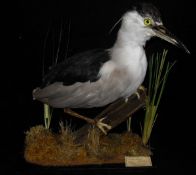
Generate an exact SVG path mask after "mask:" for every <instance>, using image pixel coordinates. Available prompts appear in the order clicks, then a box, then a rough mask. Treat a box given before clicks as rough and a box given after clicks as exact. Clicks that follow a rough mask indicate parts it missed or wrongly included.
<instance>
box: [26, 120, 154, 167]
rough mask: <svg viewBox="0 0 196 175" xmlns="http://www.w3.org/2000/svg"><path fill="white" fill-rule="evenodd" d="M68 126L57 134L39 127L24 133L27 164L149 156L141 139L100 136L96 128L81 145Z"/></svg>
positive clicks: (124, 135)
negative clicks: (77, 142) (75, 140)
mask: <svg viewBox="0 0 196 175" xmlns="http://www.w3.org/2000/svg"><path fill="white" fill-rule="evenodd" d="M74 139H75V133H74V132H73V131H71V129H70V126H64V125H63V124H62V123H60V132H59V134H54V133H52V132H51V131H50V130H47V129H45V128H44V126H41V125H38V126H34V127H32V128H30V130H29V131H27V132H26V138H25V152H24V157H25V159H26V161H28V162H30V163H34V164H39V165H44V166H68V165H82V164H103V163H123V161H124V156H125V155H131V156H142V155H151V151H150V150H149V149H148V148H146V147H144V146H143V145H142V140H141V138H140V137H139V136H138V135H136V134H132V133H122V134H113V133H111V134H108V135H107V136H101V135H100V134H99V131H98V130H97V129H96V128H92V129H91V130H89V135H88V137H87V139H86V140H85V141H84V142H83V144H80V145H79V144H76V143H75V142H74Z"/></svg>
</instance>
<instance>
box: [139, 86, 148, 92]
mask: <svg viewBox="0 0 196 175" xmlns="http://www.w3.org/2000/svg"><path fill="white" fill-rule="evenodd" d="M138 90H140V91H146V88H145V87H144V86H142V85H140V86H139V87H138Z"/></svg>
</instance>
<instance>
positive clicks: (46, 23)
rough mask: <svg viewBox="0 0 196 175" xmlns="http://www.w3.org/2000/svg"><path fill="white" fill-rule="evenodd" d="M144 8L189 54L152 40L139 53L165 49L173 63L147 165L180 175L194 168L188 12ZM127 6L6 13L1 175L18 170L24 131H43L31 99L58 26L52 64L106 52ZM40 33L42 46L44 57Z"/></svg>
mask: <svg viewBox="0 0 196 175" xmlns="http://www.w3.org/2000/svg"><path fill="white" fill-rule="evenodd" d="M148 2H152V3H153V4H155V5H156V6H157V7H158V8H159V9H160V11H161V14H162V19H163V22H164V24H165V26H166V27H167V28H168V29H169V30H170V31H172V33H174V34H175V35H176V36H178V38H180V40H182V41H183V42H184V44H185V45H186V46H187V47H188V49H189V50H190V52H191V55H188V54H186V53H185V52H184V51H183V50H181V49H178V48H176V47H174V46H172V45H170V44H168V43H166V42H165V41H161V40H160V39H152V40H150V41H149V42H147V45H146V51H147V55H148V56H150V55H151V53H155V52H158V51H159V52H160V51H162V50H163V49H165V48H166V49H168V50H169V54H168V57H167V59H168V60H170V61H171V62H173V61H175V60H177V63H176V65H175V66H174V68H173V69H172V71H171V73H170V75H169V79H168V82H167V85H166V89H165V92H164V95H163V99H162V102H161V106H160V110H159V116H158V119H157V122H156V124H155V127H154V130H153V134H152V138H151V146H152V148H153V151H154V154H155V155H154V159H155V160H154V163H155V165H156V166H157V168H158V169H160V170H161V171H162V170H167V171H168V170H170V171H172V170H173V171H180V172H184V173H185V172H187V171H189V170H190V169H191V168H193V166H194V165H195V163H196V157H195V156H196V144H195V110H194V109H195V105H194V104H195V93H194V92H195V85H194V82H195V73H194V72H195V44H194V42H195V41H194V39H195V38H194V37H195V34H194V31H195V27H194V25H195V24H194V22H195V19H194V13H195V12H194V5H193V2H191V1H185V0H181V1H177V0H175V1H169V2H167V1H161V0H154V1H153V0H151V1H148ZM131 3H132V1H131V0H124V1H123V0H120V1H118V0H116V1H112V0H107V1H106V0H105V1H100V0H99V1H98V0H96V1H90V0H83V1H73V0H72V1H68V0H67V1H45V2H43V1H28V2H27V1H22V0H20V1H18V2H17V3H16V4H9V5H8V6H7V7H8V8H6V13H5V14H4V17H5V22H6V26H8V29H7V31H8V34H7V36H6V37H7V39H6V40H7V41H8V42H6V43H5V44H4V45H6V46H8V47H7V48H8V50H6V56H4V57H2V59H1V77H2V78H1V84H2V86H1V87H2V88H3V89H2V90H1V110H2V112H1V130H2V131H1V140H2V142H1V146H2V149H1V151H2V153H4V155H5V159H4V163H3V164H2V166H3V167H6V168H7V170H8V169H9V170H10V169H12V170H15V169H18V168H19V169H22V168H25V167H22V164H21V163H20V161H21V159H22V156H23V147H24V136H25V135H24V132H25V131H26V130H28V129H29V128H30V127H31V126H34V125H36V124H43V118H42V105H41V104H40V103H39V102H37V101H33V100H32V96H31V93H32V90H33V89H34V88H35V87H37V86H39V83H40V82H41V74H42V58H43V53H45V57H46V59H47V61H46V63H45V64H46V66H49V65H51V64H52V61H53V58H52V56H51V55H54V54H55V52H56V49H57V46H58V38H59V32H60V26H62V29H63V33H62V43H61V49H60V52H59V59H62V58H63V57H65V55H68V56H69V55H72V54H74V53H77V52H80V51H84V50H88V49H93V48H108V47H111V46H112V44H113V43H114V41H115V37H116V32H117V29H115V30H114V31H113V32H112V33H111V34H109V30H110V29H111V27H112V26H113V25H114V24H115V22H116V21H117V20H118V19H119V18H120V17H121V15H122V14H123V13H124V12H125V11H126V9H128V7H129V6H130V4H131ZM69 25H70V32H68V31H69ZM117 28H118V27H117ZM48 31H49V32H48ZM47 32H48V33H49V34H48V40H47V43H48V44H47V45H46V49H44V40H45V38H46V35H47ZM2 35H4V34H2ZM68 40H69V48H68V50H66V44H67V41H68ZM52 48H53V49H52ZM162 172H163V171H162ZM5 174H7V173H6V172H5Z"/></svg>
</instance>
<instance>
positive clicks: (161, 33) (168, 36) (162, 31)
mask: <svg viewBox="0 0 196 175" xmlns="http://www.w3.org/2000/svg"><path fill="white" fill-rule="evenodd" d="M152 29H153V31H154V32H155V36H157V37H159V38H161V39H163V40H165V41H167V42H169V43H171V44H174V45H175V46H177V47H179V48H182V49H184V50H185V51H186V52H187V53H189V54H190V52H189V50H188V49H187V47H186V46H185V45H184V44H183V43H182V42H181V41H180V40H179V39H178V38H177V37H175V36H174V35H173V34H172V33H171V32H170V31H169V30H167V28H165V27H164V26H163V25H157V26H154V27H153V28H152Z"/></svg>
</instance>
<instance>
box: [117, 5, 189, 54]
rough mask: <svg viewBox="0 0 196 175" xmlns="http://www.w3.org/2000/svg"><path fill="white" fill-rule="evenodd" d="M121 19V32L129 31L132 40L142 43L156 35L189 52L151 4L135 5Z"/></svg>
mask: <svg viewBox="0 0 196 175" xmlns="http://www.w3.org/2000/svg"><path fill="white" fill-rule="evenodd" d="M121 20H122V25H121V32H126V33H129V36H130V37H131V38H132V39H133V40H134V42H138V43H141V44H143V45H144V44H145V42H146V41H147V40H148V39H150V38H151V37H154V36H156V37H159V38H161V39H163V40H165V41H167V42H169V43H171V44H174V45H176V46H178V47H180V48H182V49H184V50H185V51H186V52H187V53H190V52H189V50H188V49H187V47H186V46H185V45H184V44H183V43H182V42H181V41H180V40H179V39H178V38H177V37H175V36H174V35H173V34H172V33H171V32H169V30H168V29H167V28H166V27H165V26H164V25H163V22H162V20H161V15H160V12H159V10H158V9H157V8H156V7H155V6H153V5H152V4H145V3H142V4H139V5H137V6H135V7H134V8H133V9H132V10H129V11H128V12H126V13H125V14H124V16H123V17H122V18H121Z"/></svg>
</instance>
